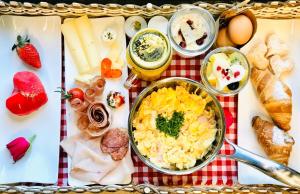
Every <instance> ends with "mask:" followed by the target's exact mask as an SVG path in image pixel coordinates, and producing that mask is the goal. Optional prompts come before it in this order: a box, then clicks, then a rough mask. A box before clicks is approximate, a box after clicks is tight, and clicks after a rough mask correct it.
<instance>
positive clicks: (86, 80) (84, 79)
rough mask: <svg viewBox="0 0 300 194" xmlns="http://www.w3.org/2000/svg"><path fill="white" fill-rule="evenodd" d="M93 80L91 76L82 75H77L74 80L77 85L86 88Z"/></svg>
mask: <svg viewBox="0 0 300 194" xmlns="http://www.w3.org/2000/svg"><path fill="white" fill-rule="evenodd" d="M93 78H94V75H91V74H83V75H79V76H77V77H76V78H75V81H76V83H77V84H79V85H82V86H88V85H90V82H91V80H92V79H93Z"/></svg>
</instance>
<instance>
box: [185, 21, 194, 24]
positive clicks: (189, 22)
mask: <svg viewBox="0 0 300 194" xmlns="http://www.w3.org/2000/svg"><path fill="white" fill-rule="evenodd" d="M186 23H187V24H188V25H193V23H194V22H193V21H192V20H188V21H186Z"/></svg>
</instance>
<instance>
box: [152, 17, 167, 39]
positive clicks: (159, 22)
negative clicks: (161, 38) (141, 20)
mask: <svg viewBox="0 0 300 194" xmlns="http://www.w3.org/2000/svg"><path fill="white" fill-rule="evenodd" d="M168 22H169V20H168V19H167V18H165V17H164V16H159V15H158V16H154V17H152V18H151V19H150V20H149V22H148V28H153V29H156V30H159V31H160V32H162V33H164V34H165V35H167V33H168Z"/></svg>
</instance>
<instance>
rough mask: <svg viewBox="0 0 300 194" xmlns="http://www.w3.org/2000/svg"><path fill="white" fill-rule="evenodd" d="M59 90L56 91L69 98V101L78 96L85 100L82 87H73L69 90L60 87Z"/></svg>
mask: <svg viewBox="0 0 300 194" xmlns="http://www.w3.org/2000/svg"><path fill="white" fill-rule="evenodd" d="M58 89H59V90H57V91H55V92H59V93H61V95H62V98H63V99H67V100H69V101H71V100H73V99H75V98H78V99H80V100H82V101H84V92H83V91H82V90H81V89H80V88H72V89H70V90H69V91H68V92H66V91H65V90H63V89H62V88H58Z"/></svg>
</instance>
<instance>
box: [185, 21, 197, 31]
mask: <svg viewBox="0 0 300 194" xmlns="http://www.w3.org/2000/svg"><path fill="white" fill-rule="evenodd" d="M186 23H187V24H188V25H189V26H190V28H191V29H192V30H194V29H195V28H194V27H193V23H194V22H193V21H192V20H188V21H186Z"/></svg>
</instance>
